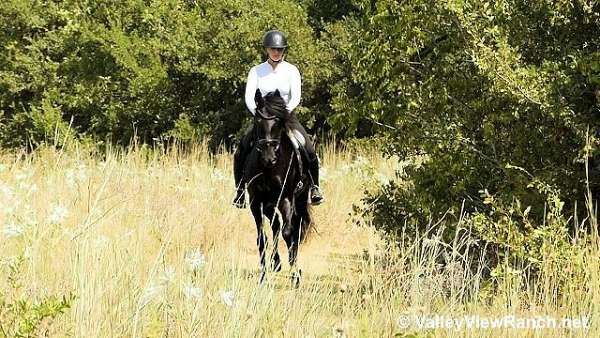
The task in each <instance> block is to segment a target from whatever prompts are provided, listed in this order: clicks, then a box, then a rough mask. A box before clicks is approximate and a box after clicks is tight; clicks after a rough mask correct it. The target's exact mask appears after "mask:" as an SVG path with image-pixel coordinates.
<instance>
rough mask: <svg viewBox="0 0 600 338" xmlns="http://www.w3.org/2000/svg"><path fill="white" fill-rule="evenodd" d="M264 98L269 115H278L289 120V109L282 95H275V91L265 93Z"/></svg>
mask: <svg viewBox="0 0 600 338" xmlns="http://www.w3.org/2000/svg"><path fill="white" fill-rule="evenodd" d="M264 100H265V110H266V111H267V112H268V113H269V115H271V116H276V117H278V118H280V119H281V120H283V121H286V122H287V120H288V119H289V116H290V114H289V113H288V111H287V108H286V104H285V100H284V99H283V98H282V97H281V96H279V95H275V92H270V93H268V94H267V95H265V97H264Z"/></svg>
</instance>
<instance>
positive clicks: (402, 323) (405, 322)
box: [398, 315, 410, 329]
mask: <svg viewBox="0 0 600 338" xmlns="http://www.w3.org/2000/svg"><path fill="white" fill-rule="evenodd" d="M409 326H410V317H409V316H408V315H400V317H398V327H399V328H401V329H408V327H409Z"/></svg>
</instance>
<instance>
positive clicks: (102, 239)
mask: <svg viewBox="0 0 600 338" xmlns="http://www.w3.org/2000/svg"><path fill="white" fill-rule="evenodd" d="M109 244H110V238H108V237H106V236H104V235H100V236H98V238H96V240H95V241H94V246H95V247H96V249H101V248H105V247H107V246H108V245H109Z"/></svg>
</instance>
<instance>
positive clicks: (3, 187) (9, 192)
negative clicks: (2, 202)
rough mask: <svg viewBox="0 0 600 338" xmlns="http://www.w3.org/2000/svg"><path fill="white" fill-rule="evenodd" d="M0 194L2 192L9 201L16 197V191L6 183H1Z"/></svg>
mask: <svg viewBox="0 0 600 338" xmlns="http://www.w3.org/2000/svg"><path fill="white" fill-rule="evenodd" d="M0 192H2V195H4V198H6V199H8V200H11V199H12V198H13V196H14V195H15V192H14V190H13V189H12V188H11V187H10V186H8V185H6V184H5V183H4V182H0Z"/></svg>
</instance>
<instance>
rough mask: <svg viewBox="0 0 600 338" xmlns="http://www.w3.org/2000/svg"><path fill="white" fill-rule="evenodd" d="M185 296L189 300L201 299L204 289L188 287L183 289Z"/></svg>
mask: <svg viewBox="0 0 600 338" xmlns="http://www.w3.org/2000/svg"><path fill="white" fill-rule="evenodd" d="M183 294H184V295H185V296H186V297H187V298H200V297H202V289H200V288H199V287H196V286H193V285H186V286H184V287H183Z"/></svg>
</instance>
